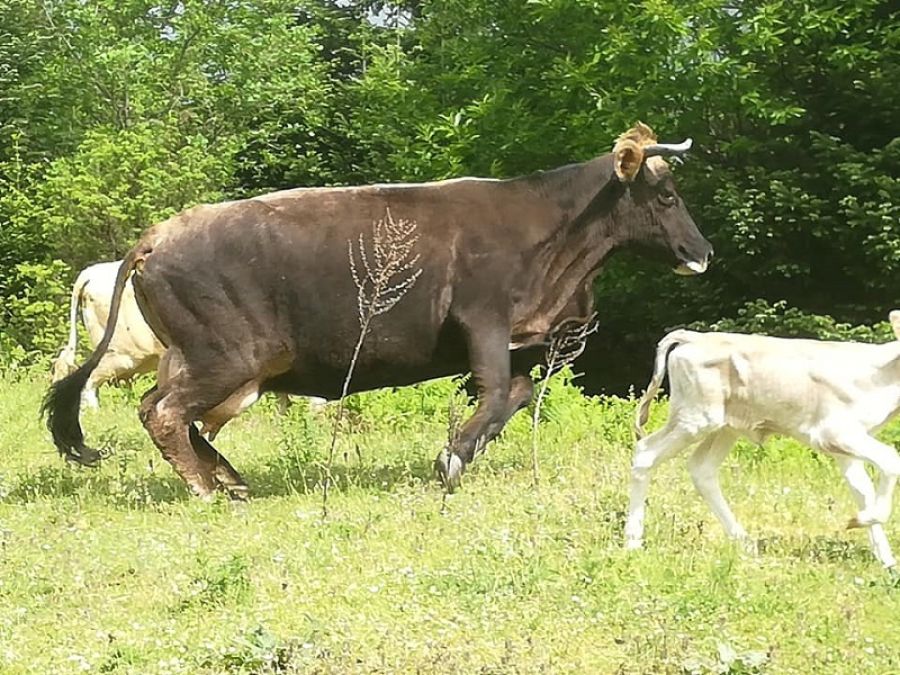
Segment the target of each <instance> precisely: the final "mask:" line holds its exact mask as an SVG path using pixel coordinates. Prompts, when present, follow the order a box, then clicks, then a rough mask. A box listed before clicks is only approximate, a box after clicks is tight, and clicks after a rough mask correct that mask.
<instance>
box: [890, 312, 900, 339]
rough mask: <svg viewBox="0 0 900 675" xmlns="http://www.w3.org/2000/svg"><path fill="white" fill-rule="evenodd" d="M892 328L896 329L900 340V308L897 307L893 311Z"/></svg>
mask: <svg viewBox="0 0 900 675" xmlns="http://www.w3.org/2000/svg"><path fill="white" fill-rule="evenodd" d="M890 318H891V328H893V329H894V335H896V336H897V339H898V340H900V309H895V310H894V311H893V312H891V315H890Z"/></svg>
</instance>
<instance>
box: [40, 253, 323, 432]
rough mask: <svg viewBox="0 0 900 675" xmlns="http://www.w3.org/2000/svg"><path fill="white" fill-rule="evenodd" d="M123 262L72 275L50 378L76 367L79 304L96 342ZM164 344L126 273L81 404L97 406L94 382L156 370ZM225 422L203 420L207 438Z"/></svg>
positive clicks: (315, 402)
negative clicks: (63, 337)
mask: <svg viewBox="0 0 900 675" xmlns="http://www.w3.org/2000/svg"><path fill="white" fill-rule="evenodd" d="M121 262H122V261H121V260H117V261H115V262H106V263H97V264H96V265H91V266H90V267H86V268H85V269H84V270H82V272H81V273H80V274H79V275H78V278H77V279H76V280H75V285H74V286H73V287H72V299H71V304H70V307H69V341H68V342H67V343H66V346H65V347H64V348H63V350H62V351H61V352H60V353H59V356H57V357H56V360H54V362H53V366H52V369H51V378H52V380H53V381H54V382H56V381H58V380H61V379H62V378H64V377H65V376H66V375H68V374H69V373H72V372H74V371H75V369H76V368H77V365H76V363H75V356H76V346H77V341H78V330H77V323H78V310H79V308H80V309H81V318H82V321H83V322H84V327H85V329H86V330H87V334H88V340H89V342H90V346H91V348H92V349H93V348H94V347H96V346H97V343H99V342H100V340H101V339H102V338H103V332H104V331H105V330H106V322H107V321H108V320H109V306H110V302H111V300H112V293H113V287H114V286H115V281H116V274H117V273H118V271H119V265H120V264H121ZM165 349H166V348H165V346H164V345H163V344H162V343H161V342H160V341H159V340H158V339H157V338H156V335H154V333H153V331H152V330H151V329H150V326H148V325H147V323H146V321H144V317H143V315H142V314H141V310H140V308H139V307H138V305H137V300H135V297H134V286H133V285H132V283H131V279H130V278H129V279H128V281H127V282H126V283H125V290H124V293H123V295H122V304H121V305H120V306H119V322H118V324H117V325H116V332H115V333H114V334H113V338H112V342H111V343H110V345H109V349H108V350H107V351H106V353H105V354H104V355H103V358H102V359H100V363H99V364H98V365H97V368H96V369H95V370H94V372H93V373H91V376H90V378H89V379H88V381H87V384H86V385H85V387H84V391H83V392H82V395H81V401H82V405H84V406H86V407H90V408H97V407H98V405H99V403H98V400H97V388H98V387H99V386H100V385H101V384H103V383H104V382H110V381H119V380H127V379H129V378H132V377H134V376H135V375H138V374H140V373H149V372H153V371H154V370H156V369H157V366H158V365H159V359H160V357H161V356H162V354H163V352H164V351H165ZM288 405H289V399H288V396H287V394H279V409H280V410H281V411H282V412H284V411H285V410H286V409H287V406H288ZM324 405H325V401H324V399H317V398H313V399H311V400H310V407H311V408H313V409H314V410H318V409H321V407H322V406H324ZM223 424H224V422H221V423H220V422H219V421H216V420H213V421H211V422H210V423H209V424H207V425H205V426H204V431H205V433H207V434H208V435H209V438H210V440H212V439H213V438H215V435H216V434H217V433H218V431H219V429H220V428H221V427H222V425H223Z"/></svg>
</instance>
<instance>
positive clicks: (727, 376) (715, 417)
mask: <svg viewBox="0 0 900 675" xmlns="http://www.w3.org/2000/svg"><path fill="white" fill-rule="evenodd" d="M891 324H892V326H893V328H894V333H895V334H896V335H897V338H898V340H900V311H894V312H891ZM667 362H668V369H669V384H670V391H671V394H670V398H669V419H668V421H667V422H666V424H665V426H664V427H663V428H662V429H660V430H658V431H656V432H655V433H653V434H651V435H649V436H647V437H646V438H645V437H644V434H643V425H644V424H645V423H646V421H647V417H648V413H649V409H650V403H651V401H652V400H653V399H654V397H655V396H656V393H657V391H658V390H659V387H660V384H661V383H662V380H663V377H664V376H665V374H666V365H667ZM898 412H900V341H894V342H890V343H887V344H880V345H875V344H862V343H856V342H824V341H817V340H800V339H787V338H774V337H766V336H762V335H738V334H734V333H695V332H691V331H686V330H677V331H674V332H672V333H669V334H668V335H666V336H665V337H664V338H663V339H662V340H660V342H659V345H658V347H657V350H656V363H655V367H654V371H653V378H652V379H651V380H650V384H649V385H648V387H647V392H646V393H645V394H644V396H643V398H642V399H641V402H640V406H639V408H638V412H637V417H636V424H635V427H636V431H637V436H638V439H639V441H638V443H637V446H636V448H635V455H634V464H633V467H632V479H631V497H630V503H629V507H628V519H627V522H626V525H625V538H626V546H627V547H628V548H639V547H640V546H641V545H642V540H643V534H644V503H645V500H646V496H647V487H648V484H649V480H650V472H651V471H652V470H653V469H654V468H655V467H656V466H658V465H659V463H660V462H661V461H663V460H665V459H668V458H670V457H672V456H674V455H676V454H677V453H679V452H680V451H682V450H684V449H685V448H687V447H689V446H692V445H695V444H697V447H696V449H695V450H694V451H693V453H692V454H691V456H690V458H689V459H688V470H689V471H690V474H691V479H692V480H693V483H694V486H695V487H696V488H697V491H698V492H699V493H700V494H701V495H702V496H703V498H704V499H705V500H706V502H707V503H708V504H709V506H710V508H711V509H712V511H713V513H714V514H715V515H716V517H717V518H718V519H719V521H720V522H721V523H722V526H723V527H724V528H725V531H726V532H727V533H728V535H729V536H731V537H734V538H737V539H743V538H745V537H746V536H747V534H746V532H745V531H744V528H743V527H741V525H740V523H738V521H737V519H736V518H735V517H734V514H733V513H732V512H731V509H730V508H729V506H728V504H727V503H726V502H725V499H724V497H723V496H722V490H721V488H720V486H719V479H718V470H719V466H720V465H721V464H722V461H723V460H724V459H725V456H726V455H727V454H728V452H729V450H730V449H731V447H732V446H733V445H734V443H735V441H736V440H737V439H738V438H739V437H740V436H745V437H747V438H749V439H751V440H752V441H754V442H756V443H761V442H762V441H763V439H765V438H766V437H767V436H769V435H771V434H783V435H786V436H791V437H793V438H795V439H797V440H799V441H801V442H802V443H806V444H807V445H809V446H811V447H813V448H815V449H816V450H819V451H821V452H824V453H827V454H829V455H831V456H832V457H834V459H835V461H836V462H837V464H838V466H839V467H840V469H841V472H842V473H843V475H844V478H845V479H846V481H847V484H848V485H849V487H850V491H851V493H852V494H853V497H854V499H855V501H856V503H857V504H858V506H859V512H858V513H857V514H856V516H855V517H854V518H852V519H851V520H850V524H849V525H848V527H868V528H869V540H870V543H871V545H872V549H873V551H874V553H875V556H876V557H877V558H878V559H879V560H880V561H881V562H882V564H884V566H885V567H888V568H893V567H894V565H895V564H896V560H895V559H894V556H893V553H892V552H891V547H890V544H889V543H888V540H887V537H886V536H885V533H884V528H883V526H882V525H883V523H885V522H886V521H887V519H888V517H889V515H890V512H891V498H892V493H893V489H894V485H895V483H896V481H897V477H898V475H900V456H898V454H897V451H896V450H895V449H894V448H892V447H891V446H889V445H887V444H885V443H882V442H880V441H878V440H877V439H876V438H874V437H873V436H872V433H873V432H874V431H875V430H877V429H879V428H880V427H881V426H883V425H884V424H885V423H887V422H888V421H889V420H890V419H891V418H893V417H894V416H895V415H897V413H898ZM864 462H869V463H870V464H872V465H873V466H874V467H875V468H876V469H877V470H878V472H879V477H878V486H877V488H875V487H874V486H873V484H872V481H871V480H870V478H869V476H868V474H867V473H866V469H865V465H864Z"/></svg>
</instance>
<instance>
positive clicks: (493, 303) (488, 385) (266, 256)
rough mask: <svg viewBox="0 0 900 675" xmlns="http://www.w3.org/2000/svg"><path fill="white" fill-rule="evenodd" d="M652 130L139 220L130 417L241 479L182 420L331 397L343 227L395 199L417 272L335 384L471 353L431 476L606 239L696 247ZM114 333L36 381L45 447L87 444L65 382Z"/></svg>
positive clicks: (674, 150)
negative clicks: (416, 176) (465, 397)
mask: <svg viewBox="0 0 900 675" xmlns="http://www.w3.org/2000/svg"><path fill="white" fill-rule="evenodd" d="M689 147H690V141H686V142H685V143H682V144H680V145H662V144H658V143H657V141H656V136H655V135H654V134H653V132H652V131H651V130H650V129H649V128H648V127H647V126H645V125H643V124H638V125H636V126H635V127H634V128H633V129H631V130H629V131H628V132H627V133H625V134H623V135H622V136H621V137H620V138H619V140H618V141H617V143H616V145H615V147H614V149H613V152H612V153H610V154H606V155H603V156H601V157H598V158H596V159H594V160H591V161H588V162H585V163H582V164H574V165H570V166H566V167H563V168H560V169H556V170H554V171H548V172H540V173H537V174H534V175H530V176H526V177H522V178H515V179H510V180H492V179H481V178H461V179H454V180H446V181H440V182H436V183H422V184H407V185H369V186H365V187H338V188H311V189H305V188H301V189H295V190H286V191H283V192H276V193H273V194H269V195H266V196H263V197H256V198H252V199H245V200H240V201H233V202H226V203H224V204H217V205H214V206H210V205H204V206H198V207H195V208H192V209H189V210H187V211H184V212H183V213H181V214H179V215H177V216H174V217H173V218H170V219H169V220H167V221H165V222H162V223H160V224H158V225H156V226H154V227H153V228H151V229H150V230H149V231H147V233H145V234H144V236H143V237H142V238H141V240H140V241H139V242H138V243H137V245H136V246H135V247H134V248H133V249H132V250H131V251H130V252H129V253H128V255H127V256H126V257H125V262H124V264H123V265H122V267H121V270H120V272H119V277H118V279H117V281H116V289H115V298H114V300H113V310H112V312H113V316H111V317H110V319H111V320H110V323H109V326H111V327H114V326H115V321H113V320H112V319H113V318H114V314H115V312H116V310H117V307H118V303H119V299H120V298H121V295H122V289H123V287H124V284H125V279H126V278H127V275H128V274H129V272H130V271H131V270H132V269H134V270H136V271H135V274H134V286H135V290H136V293H137V299H138V303H139V305H140V307H141V310H142V312H143V314H144V317H145V318H146V319H147V322H148V323H149V324H150V326H151V327H152V328H153V330H154V332H155V333H156V334H157V335H158V336H159V337H160V339H161V340H162V341H163V342H164V343H165V344H166V346H167V348H168V349H167V351H166V354H165V356H164V357H163V359H162V362H161V364H160V372H159V380H158V386H157V387H156V388H155V389H154V390H152V391H151V392H150V393H149V394H148V395H147V396H146V397H145V399H144V401H143V402H142V404H141V410H140V417H141V421H142V422H143V423H144V426H145V427H146V429H147V432H148V433H149V434H150V437H151V438H152V439H153V441H154V443H155V444H156V445H157V447H159V449H160V451H161V453H162V455H163V457H164V458H165V459H166V460H168V461H169V462H170V463H171V464H172V466H173V467H174V468H175V470H176V471H177V472H178V474H179V475H181V477H182V478H183V479H184V480H185V481H186V482H187V483H188V485H189V486H190V487H191V488H192V489H193V490H194V492H196V493H197V494H199V495H201V496H205V495H209V494H211V493H212V492H213V491H214V490H216V489H217V488H219V487H221V488H224V489H226V490H227V491H228V492H229V493H231V494H232V495H235V496H239V495H242V494H244V492H245V491H246V489H247V488H246V485H245V483H244V481H243V479H242V478H241V477H240V475H239V474H238V473H237V472H236V471H235V470H234V469H233V468H232V467H231V465H230V464H229V463H228V461H227V460H226V459H225V458H224V457H222V456H221V455H220V454H219V453H218V452H217V451H216V450H215V449H214V448H213V447H212V446H211V445H210V444H209V443H208V442H207V441H206V440H204V439H203V438H202V437H201V436H200V434H199V433H198V432H197V430H196V427H195V426H194V422H195V421H198V420H204V419H205V418H206V419H208V418H209V417H210V416H211V417H213V418H216V419H221V418H223V417H228V416H232V415H236V414H238V413H239V412H240V411H241V410H243V409H245V408H246V407H247V406H249V405H251V404H252V403H253V401H255V400H256V398H257V397H258V396H259V394H260V392H263V391H270V390H274V391H284V392H289V393H293V394H300V395H306V396H323V397H325V398H336V397H337V396H338V395H339V393H340V390H341V385H342V382H343V379H344V376H345V374H346V372H347V366H348V363H349V361H350V358H351V355H352V352H353V349H354V345H355V343H356V340H357V337H358V334H359V324H358V305H357V288H356V286H355V284H354V280H353V277H352V275H351V273H350V269H349V266H348V257H347V251H348V242H356V241H358V239H359V237H360V236H363V237H368V236H370V234H371V232H372V227H373V223H374V222H376V221H378V220H380V219H383V218H385V217H386V214H388V213H390V214H393V217H394V218H396V219H404V220H406V221H409V222H414V223H416V226H417V233H418V242H417V245H416V251H415V253H416V254H417V255H418V256H419V258H418V260H419V262H418V266H419V268H420V273H419V276H418V278H417V279H416V281H415V283H414V284H413V285H412V287H411V288H410V289H409V290H408V292H407V293H406V295H405V296H404V297H403V298H402V299H401V300H400V302H399V303H398V304H397V305H396V306H395V307H394V308H393V309H392V310H391V311H390V312H387V313H385V314H383V315H381V316H379V317H377V318H376V319H375V320H374V321H373V323H372V324H371V328H370V333H369V334H368V335H367V337H366V340H365V343H364V346H363V349H362V352H361V353H360V356H359V360H358V362H357V366H356V370H355V372H354V375H353V380H352V386H351V389H352V391H362V390H367V389H374V388H379V387H386V386H397V385H405V384H410V383H413V382H421V381H423V380H428V379H431V378H436V377H442V376H447V375H452V374H456V373H462V372H466V371H471V372H472V375H473V380H474V382H475V384H476V387H477V390H478V398H479V402H478V407H477V410H476V411H475V414H474V415H473V416H472V417H471V418H470V419H469V420H468V421H467V422H466V424H465V425H464V426H463V428H462V429H461V431H460V433H459V436H458V439H457V441H456V442H455V443H454V445H453V447H451V448H448V449H447V450H445V451H444V452H442V453H441V455H439V457H438V459H437V461H436V467H437V469H438V471H439V473H440V475H441V478H442V480H443V481H444V484H445V486H446V487H447V488H448V489H453V488H454V487H456V485H457V484H458V482H459V480H460V477H461V475H462V472H463V470H464V468H465V466H466V465H467V464H468V463H469V462H471V461H472V460H473V459H474V457H475V455H476V453H477V451H480V450H481V449H482V448H483V447H484V444H485V443H487V442H488V441H490V440H491V439H492V438H494V437H495V436H496V435H497V434H498V433H499V432H500V430H501V429H502V428H503V426H504V424H505V423H506V421H507V420H508V419H509V418H510V416H511V415H512V414H513V413H515V412H516V411H517V410H519V409H520V408H522V407H523V406H525V405H526V404H527V403H528V401H529V400H530V399H531V394H532V382H531V378H530V377H529V371H530V368H531V367H532V366H533V365H534V364H535V363H537V362H538V360H539V359H540V357H541V355H542V349H543V346H544V343H545V342H546V339H547V335H548V333H549V332H550V331H551V330H552V329H553V328H554V327H555V326H558V325H559V324H560V323H561V322H562V321H564V320H566V319H570V318H573V317H587V316H589V315H590V314H591V313H592V310H593V294H592V290H591V288H592V283H593V280H594V278H595V277H596V276H597V274H598V273H599V271H600V268H601V266H602V264H603V262H604V261H605V260H606V259H607V258H608V257H609V256H610V255H611V254H612V253H613V252H614V251H616V250H619V249H623V248H626V247H636V248H639V249H642V250H645V251H648V252H653V253H655V254H657V255H660V256H663V257H665V259H667V260H669V261H671V262H672V263H673V264H675V265H676V269H677V270H679V271H683V272H686V273H699V272H702V271H703V270H705V269H706V266H707V263H708V261H709V258H710V256H711V255H712V247H711V246H710V244H709V242H707V241H706V239H704V238H703V236H702V235H701V234H700V232H699V231H698V229H697V227H696V225H695V224H694V221H693V220H692V219H691V216H690V214H689V213H688V211H687V209H686V208H685V206H684V204H683V203H682V201H681V199H680V198H679V196H678V194H677V193H676V191H675V185H674V182H673V180H672V176H671V174H670V172H669V171H668V166H667V165H666V163H665V161H664V160H663V159H662V156H663V155H678V154H681V153H683V152H685V151H686V150H687V149H688V148H689ZM111 338H112V329H111V328H107V332H106V335H104V337H103V341H102V342H101V343H100V345H98V347H97V349H96V351H95V352H94V353H93V354H92V355H91V357H90V359H89V360H88V361H87V362H86V363H85V364H84V365H83V366H82V367H81V368H80V369H79V370H78V371H77V372H76V373H74V374H73V375H71V376H69V377H68V378H66V379H65V380H62V381H61V382H58V383H56V384H55V385H53V387H52V388H51V390H50V392H48V396H47V398H46V400H45V403H44V407H43V410H44V411H45V412H46V413H47V414H48V420H47V425H48V428H49V429H50V431H51V433H52V435H53V440H54V442H55V444H56V447H57V448H58V449H59V451H60V452H61V453H62V454H63V455H64V456H66V457H68V458H70V459H72V460H75V461H78V462H81V463H84V464H92V463H95V462H96V461H97V458H98V455H97V453H96V451H94V450H91V449H90V448H87V447H86V446H85V445H84V437H83V435H82V431H81V426H80V424H79V422H78V404H79V392H80V390H81V388H82V386H83V385H84V382H85V381H86V379H87V378H88V376H89V375H90V372H91V370H93V368H94V367H95V366H96V365H97V362H98V360H99V359H100V357H101V356H102V354H103V352H104V350H105V349H106V348H107V346H108V345H109V342H110V339H111Z"/></svg>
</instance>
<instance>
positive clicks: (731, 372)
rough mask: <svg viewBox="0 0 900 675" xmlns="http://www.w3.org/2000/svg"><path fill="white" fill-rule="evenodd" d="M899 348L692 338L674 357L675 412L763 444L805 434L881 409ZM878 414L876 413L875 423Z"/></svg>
mask: <svg viewBox="0 0 900 675" xmlns="http://www.w3.org/2000/svg"><path fill="white" fill-rule="evenodd" d="M896 349H897V348H896V345H894V344H888V345H872V344H861V343H852V342H829V341H818V340H806V339H793V338H776V337H768V336H761V335H743V334H735V333H694V334H692V339H691V340H690V341H689V342H686V343H684V344H681V345H679V346H677V347H675V348H674V349H673V350H672V351H671V353H670V355H669V373H670V380H671V387H672V405H673V407H675V408H676V409H678V408H679V407H680V408H684V409H685V410H687V411H693V413H694V414H696V412H697V411H699V410H703V411H705V414H706V415H707V416H708V418H709V419H711V420H717V421H720V422H721V423H722V424H723V425H727V426H730V427H733V428H735V429H738V430H740V431H742V432H743V433H745V434H747V435H748V436H750V437H751V438H754V439H757V440H761V439H762V438H764V437H766V436H767V435H769V434H772V433H783V434H789V435H793V436H798V435H799V436H800V437H801V440H804V441H809V438H808V434H810V433H814V429H813V427H815V426H816V425H817V424H818V423H819V420H820V419H821V418H822V416H823V415H829V414H840V411H841V410H842V409H843V408H844V407H847V406H849V407H850V408H852V409H853V410H852V411H850V413H849V414H852V415H853V416H856V415H857V414H858V410H857V408H864V407H870V408H871V407H872V406H873V405H874V407H875V408H878V407H879V406H878V405H877V404H876V403H875V399H876V398H878V392H877V391H876V390H874V389H873V383H874V382H875V381H876V380H877V373H878V371H879V368H881V367H883V366H884V364H885V363H886V362H887V361H889V360H890V357H891V354H893V353H894V352H896ZM879 415H881V413H879V412H876V413H875V414H874V415H873V419H875V418H878V417H879Z"/></svg>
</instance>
